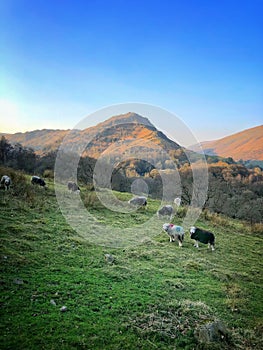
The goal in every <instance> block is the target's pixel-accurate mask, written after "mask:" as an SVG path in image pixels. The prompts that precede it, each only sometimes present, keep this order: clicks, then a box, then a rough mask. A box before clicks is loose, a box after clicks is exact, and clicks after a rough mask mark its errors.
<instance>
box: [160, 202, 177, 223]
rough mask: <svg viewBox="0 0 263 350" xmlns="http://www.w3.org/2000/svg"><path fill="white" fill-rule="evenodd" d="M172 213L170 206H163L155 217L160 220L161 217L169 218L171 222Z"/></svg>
mask: <svg viewBox="0 0 263 350" xmlns="http://www.w3.org/2000/svg"><path fill="white" fill-rule="evenodd" d="M174 213H175V210H174V208H173V206H172V205H164V206H163V207H162V208H160V209H159V210H158V211H157V217H158V219H160V218H161V217H163V216H169V218H170V220H172V218H173V216H174Z"/></svg>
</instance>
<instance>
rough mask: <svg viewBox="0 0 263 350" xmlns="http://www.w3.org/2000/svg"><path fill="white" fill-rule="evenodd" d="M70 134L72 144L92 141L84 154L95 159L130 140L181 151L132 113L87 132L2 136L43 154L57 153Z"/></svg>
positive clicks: (135, 144) (57, 131)
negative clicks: (116, 145) (115, 145)
mask: <svg viewBox="0 0 263 350" xmlns="http://www.w3.org/2000/svg"><path fill="white" fill-rule="evenodd" d="M67 134H69V138H68V142H69V144H77V143H78V142H80V141H81V143H83V141H84V143H85V140H86V139H87V140H91V141H89V143H88V146H87V149H86V151H85V154H86V155H88V156H90V157H93V158H96V159H97V158H98V157H99V156H100V155H101V153H102V152H104V151H105V150H107V149H112V147H111V146H112V145H114V144H115V143H116V142H118V141H128V142H129V147H132V146H134V147H137V148H139V147H144V146H145V144H146V143H148V144H149V143H151V145H152V146H154V148H155V149H154V150H153V153H154V151H156V149H157V148H158V147H159V148H160V147H161V149H163V150H165V151H167V152H168V153H169V152H171V151H177V150H181V149H182V148H181V146H180V145H178V144H177V143H175V142H174V141H172V140H170V139H169V138H168V137H167V136H166V135H165V134H163V133H162V132H161V131H159V130H157V129H156V128H155V126H154V125H153V124H152V123H151V122H150V121H149V120H148V119H147V118H145V117H143V116H141V115H139V114H136V113H133V112H128V113H126V114H121V115H117V116H113V117H110V118H109V119H107V120H105V121H103V122H101V123H98V124H97V125H95V126H92V127H90V128H86V129H84V130H77V129H74V130H71V131H70V130H50V129H43V130H35V131H30V132H25V133H16V134H2V135H4V136H5V137H6V138H7V139H8V140H9V141H10V142H11V143H20V144H21V145H22V146H24V147H30V148H33V149H34V150H35V151H36V153H38V154H40V155H41V154H44V153H48V152H50V151H56V150H57V149H58V148H59V146H60V144H61V142H62V141H63V139H64V137H65V136H66V135H67ZM124 151H125V145H122V146H121V147H119V148H116V147H115V153H116V152H124Z"/></svg>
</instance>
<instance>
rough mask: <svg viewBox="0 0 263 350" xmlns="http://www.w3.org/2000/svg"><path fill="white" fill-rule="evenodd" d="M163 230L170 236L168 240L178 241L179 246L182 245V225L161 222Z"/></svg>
mask: <svg viewBox="0 0 263 350" xmlns="http://www.w3.org/2000/svg"><path fill="white" fill-rule="evenodd" d="M163 229H164V231H165V232H166V233H167V234H168V235H169V236H170V242H174V241H175V240H177V241H178V244H179V247H182V245H183V240H184V229H183V227H182V226H177V225H174V224H167V223H166V224H163Z"/></svg>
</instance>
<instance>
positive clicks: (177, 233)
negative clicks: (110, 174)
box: [129, 196, 215, 251]
mask: <svg viewBox="0 0 263 350" xmlns="http://www.w3.org/2000/svg"><path fill="white" fill-rule="evenodd" d="M174 203H175V205H176V206H177V207H179V206H180V203H181V199H180V198H176V199H175V200H174ZM129 204H131V205H135V206H137V207H144V208H146V206H147V198H146V197H144V196H139V197H134V198H132V199H131V200H129ZM174 214H175V209H174V207H173V206H172V205H164V206H162V207H161V208H160V209H159V210H158V211H157V216H158V218H159V219H161V218H164V217H168V216H169V218H170V221H171V220H172V218H173V216H174ZM163 229H164V231H165V232H166V233H167V234H168V235H169V237H170V242H174V241H178V244H179V247H182V245H183V240H184V234H185V232H184V228H183V227H182V226H178V225H174V224H171V223H165V224H163ZM190 238H191V239H193V240H194V241H195V243H194V246H195V247H196V248H199V242H201V243H204V244H208V248H211V249H212V251H214V250H215V235H214V234H213V233H212V232H209V231H207V230H203V229H201V228H197V227H194V226H192V227H191V228H190Z"/></svg>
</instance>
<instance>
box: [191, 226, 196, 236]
mask: <svg viewBox="0 0 263 350" xmlns="http://www.w3.org/2000/svg"><path fill="white" fill-rule="evenodd" d="M195 230H196V227H194V226H192V227H191V228H190V233H191V234H192V233H195Z"/></svg>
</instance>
